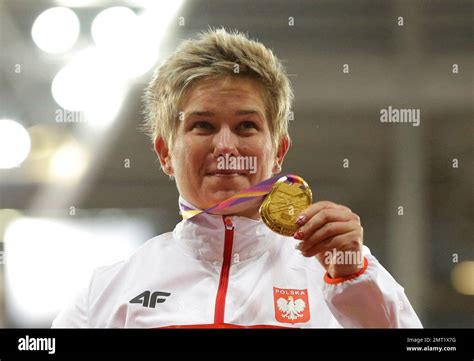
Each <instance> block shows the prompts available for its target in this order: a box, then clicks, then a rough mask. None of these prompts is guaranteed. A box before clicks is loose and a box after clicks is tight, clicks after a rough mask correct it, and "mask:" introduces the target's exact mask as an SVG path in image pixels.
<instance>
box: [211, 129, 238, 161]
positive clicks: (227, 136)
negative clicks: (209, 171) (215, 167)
mask: <svg viewBox="0 0 474 361" xmlns="http://www.w3.org/2000/svg"><path fill="white" fill-rule="evenodd" d="M213 142H214V156H215V157H219V156H220V155H225V154H232V155H235V156H236V155H237V153H238V151H237V143H238V139H237V136H236V135H235V134H233V133H232V131H231V130H230V129H229V127H221V129H220V130H219V132H218V133H216V134H215V136H214V139H213Z"/></svg>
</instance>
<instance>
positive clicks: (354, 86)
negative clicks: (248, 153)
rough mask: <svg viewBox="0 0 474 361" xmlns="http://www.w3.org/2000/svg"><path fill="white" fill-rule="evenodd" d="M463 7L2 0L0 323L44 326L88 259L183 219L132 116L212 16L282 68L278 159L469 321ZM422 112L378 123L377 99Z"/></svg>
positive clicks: (384, 256) (402, 272)
mask: <svg viewBox="0 0 474 361" xmlns="http://www.w3.org/2000/svg"><path fill="white" fill-rule="evenodd" d="M472 10H473V2H472V1H462V0H451V1H434V0H433V1H413V0H410V1H409V0H406V1H396V0H386V1H375V0H374V1H368V0H363V1H353V0H343V1H331V0H313V1H309V0H307V1H284V0H259V1H256V0H241V1H230V0H219V1H217V0H212V1H204V0H188V1H185V0H178V1H175V0H173V1H152V0H150V1H145V0H143V1H140V0H130V1H127V0H123V1H103V0H74V1H73V0H57V1H53V0H0V49H1V51H0V326H1V327H49V326H50V324H51V321H52V319H53V318H54V317H55V315H56V313H57V312H58V311H59V309H60V308H61V306H62V305H63V304H64V302H65V301H66V300H67V299H68V297H70V295H71V294H72V293H73V291H74V290H75V289H76V288H77V287H78V285H79V284H81V283H82V282H84V281H85V280H87V279H88V277H89V276H90V274H91V271H92V270H93V269H94V268H95V267H97V266H99V265H104V264H109V263H113V262H116V261H118V260H120V259H123V258H125V257H127V255H129V254H130V253H131V252H133V250H134V249H135V248H136V247H137V246H139V245H140V244H142V243H143V242H145V241H146V240H148V239H149V238H151V237H153V236H155V235H158V234H160V233H163V232H167V231H171V230H172V229H173V227H174V225H175V224H176V223H177V222H178V221H179V220H180V217H179V214H178V207H177V198H178V193H177V191H176V188H175V185H174V183H173V182H172V181H170V180H169V179H168V177H167V176H165V175H163V174H162V173H161V171H160V167H159V163H158V161H157V160H156V156H155V155H154V153H153V151H152V147H151V144H150V142H149V139H148V138H147V137H146V136H145V135H144V134H142V133H141V132H140V131H139V130H138V127H139V125H140V124H141V122H142V119H143V116H142V114H141V110H142V106H141V101H140V98H141V95H142V91H143V88H144V86H145V84H146V83H147V81H148V80H149V78H150V76H151V71H152V68H153V66H154V64H157V63H159V62H160V61H162V60H163V59H164V58H165V57H166V56H167V55H169V54H170V53H171V52H172V51H173V50H174V49H175V48H176V46H177V45H178V44H179V42H180V41H181V40H183V39H186V38H190V37H195V36H196V34H197V33H198V32H199V31H202V30H206V29H207V28H208V27H209V26H225V27H227V28H235V29H238V30H240V31H243V32H246V33H248V34H249V36H250V37H251V38H256V39H258V40H259V41H261V42H263V43H264V44H265V45H266V46H268V47H270V48H272V49H273V50H274V52H275V53H276V54H277V56H279V57H280V58H281V59H282V61H283V62H284V64H285V66H286V67H287V71H288V73H289V74H290V77H291V81H292V84H293V86H294V90H295V95H296V100H295V105H294V109H293V112H294V119H293V120H292V121H291V122H290V134H291V137H292V140H293V146H292V149H290V152H289V154H288V156H287V159H286V163H285V164H284V169H283V170H284V171H285V172H291V173H295V174H298V175H301V176H302V177H303V178H305V180H306V181H307V182H308V183H309V184H310V185H311V187H312V189H313V194H314V198H315V200H316V201H317V200H323V199H327V200H331V201H334V202H337V203H342V204H345V205H347V206H349V207H350V208H351V209H352V210H354V211H355V212H356V213H358V214H359V215H360V216H361V219H362V223H363V226H364V233H365V239H364V242H365V244H366V245H367V246H368V247H369V248H370V249H371V251H372V253H373V254H375V256H376V257H377V258H378V259H379V260H380V261H381V263H382V264H383V265H384V266H385V267H386V268H387V269H388V270H389V272H390V273H391V274H392V275H393V276H394V277H395V278H396V279H397V281H398V282H399V283H400V284H401V285H403V286H404V287H405V291H406V293H407V295H408V297H409V299H410V300H411V302H412V305H413V306H414V308H415V310H416V311H417V313H418V315H419V316H420V318H421V320H422V323H423V325H424V326H425V327H473V326H474V247H473V246H474V242H473V238H472V236H473V234H474V232H473V230H474V229H473V228H474V227H473V211H472V210H473V196H472V195H473V192H472V190H473V188H472V184H473V183H472V181H473V167H472V166H473V162H472V161H473V130H474V129H473V114H474V112H473V95H474V94H473V90H474V89H473V52H472V50H473V49H472V44H473V28H472V23H473V17H472ZM389 106H391V107H393V108H407V109H419V110H420V124H419V126H413V124H410V123H403V124H402V123H382V122H381V121H380V114H381V113H380V112H381V110H382V109H388V107H389Z"/></svg>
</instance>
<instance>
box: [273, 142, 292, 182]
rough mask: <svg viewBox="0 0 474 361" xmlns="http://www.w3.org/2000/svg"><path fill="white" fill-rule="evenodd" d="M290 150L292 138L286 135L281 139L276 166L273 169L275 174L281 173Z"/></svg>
mask: <svg viewBox="0 0 474 361" xmlns="http://www.w3.org/2000/svg"><path fill="white" fill-rule="evenodd" d="M288 149H290V137H289V136H288V135H285V136H283V137H282V138H281V140H280V144H279V145H278V149H277V154H276V157H275V164H274V165H273V169H272V173H273V174H278V173H280V172H281V168H282V166H283V160H284V159H285V156H286V153H288Z"/></svg>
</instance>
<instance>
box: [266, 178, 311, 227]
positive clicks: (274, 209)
mask: <svg viewBox="0 0 474 361" xmlns="http://www.w3.org/2000/svg"><path fill="white" fill-rule="evenodd" d="M312 202H313V201H312V193H311V189H310V188H309V186H308V184H307V183H306V182H305V181H304V180H303V178H301V177H298V176H295V175H287V176H284V177H281V178H280V179H278V180H277V181H276V182H275V184H274V185H273V187H272V190H271V191H270V193H269V194H268V195H267V196H266V198H265V200H264V201H263V203H262V205H261V206H260V209H259V212H260V216H261V217H262V220H263V222H264V223H265V224H266V225H267V226H268V227H269V228H270V229H271V230H272V231H274V232H276V233H279V234H281V235H283V236H292V235H293V234H294V233H295V232H296V230H297V229H298V228H299V226H298V225H297V224H296V223H295V222H296V219H297V217H298V215H299V214H300V212H302V211H303V210H304V209H305V208H307V207H309V206H310V205H311V204H312Z"/></svg>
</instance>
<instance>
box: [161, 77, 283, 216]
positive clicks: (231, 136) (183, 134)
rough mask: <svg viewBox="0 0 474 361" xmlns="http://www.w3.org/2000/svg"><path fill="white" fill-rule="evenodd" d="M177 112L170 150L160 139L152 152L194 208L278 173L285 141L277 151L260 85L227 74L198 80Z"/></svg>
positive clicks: (213, 202)
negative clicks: (179, 116)
mask: <svg viewBox="0 0 474 361" xmlns="http://www.w3.org/2000/svg"><path fill="white" fill-rule="evenodd" d="M180 110H181V111H182V112H184V120H181V121H180V123H179V126H178V129H177V133H176V137H175V141H174V144H173V146H172V149H171V150H169V149H168V148H167V146H166V142H165V141H164V139H162V138H157V140H156V141H155V148H156V151H157V153H158V155H159V157H160V162H161V164H162V166H163V168H164V169H165V172H166V173H167V174H169V175H173V176H174V177H175V179H176V183H177V186H178V190H179V193H180V194H181V195H182V196H183V197H184V198H185V199H186V200H188V201H189V202H191V203H192V204H194V205H195V206H197V207H199V208H202V209H204V208H208V207H211V206H213V205H215V204H217V203H219V202H221V201H223V200H225V199H227V198H229V197H231V196H232V195H234V194H235V193H237V192H239V191H242V190H244V189H246V188H248V187H250V186H252V185H255V184H257V183H259V182H261V181H263V180H265V179H267V178H269V177H270V176H271V175H272V173H275V174H276V173H279V171H280V167H281V164H282V162H283V158H284V156H285V154H286V152H287V150H288V138H287V137H284V138H283V139H282V140H281V142H280V146H279V148H278V149H275V147H274V146H273V142H272V138H271V133H270V129H269V126H268V120H267V119H266V114H267V112H266V107H265V103H264V100H263V97H262V88H261V85H260V83H259V82H258V81H256V80H253V79H250V78H236V77H230V76H227V77H219V78H210V79H204V80H201V81H199V82H197V83H196V84H194V86H193V87H192V88H191V89H190V90H189V92H188V94H187V96H186V97H185V99H184V101H183V102H182V105H181V109H180ZM232 160H233V161H234V162H233V163H232V162H231V161H232ZM252 165H253V166H255V167H253V166H252Z"/></svg>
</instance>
